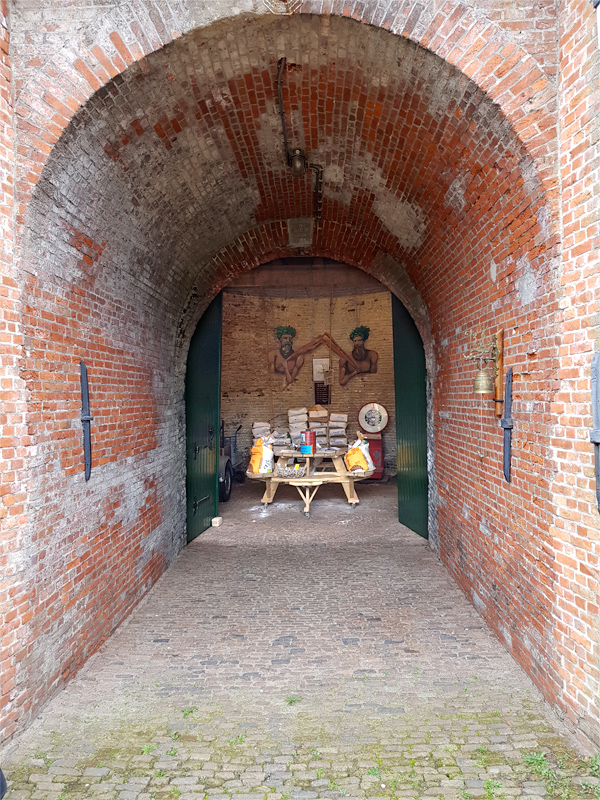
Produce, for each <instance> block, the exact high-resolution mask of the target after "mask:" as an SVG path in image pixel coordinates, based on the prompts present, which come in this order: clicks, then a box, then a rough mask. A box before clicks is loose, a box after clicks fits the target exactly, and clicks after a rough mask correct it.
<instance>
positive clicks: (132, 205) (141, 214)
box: [17, 15, 558, 718]
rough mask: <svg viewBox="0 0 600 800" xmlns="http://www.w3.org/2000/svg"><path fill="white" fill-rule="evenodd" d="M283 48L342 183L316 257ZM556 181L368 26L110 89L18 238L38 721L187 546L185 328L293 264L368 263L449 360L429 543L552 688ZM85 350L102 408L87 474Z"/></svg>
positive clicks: (184, 41)
mask: <svg viewBox="0 0 600 800" xmlns="http://www.w3.org/2000/svg"><path fill="white" fill-rule="evenodd" d="M284 55H285V57H286V59H287V64H286V69H285V72H284V89H283V95H284V104H285V110H286V115H287V119H288V124H289V138H290V144H291V145H292V146H296V147H301V148H303V149H305V150H306V152H307V154H308V157H309V159H310V160H311V161H313V162H317V163H320V164H322V165H323V166H324V170H325V171H324V180H325V184H324V185H325V189H324V198H323V214H322V218H321V220H320V221H318V222H316V223H315V225H314V231H313V235H312V243H306V244H305V245H303V246H301V247H296V248H294V247H290V243H289V230H288V220H295V219H298V218H310V217H311V214H312V190H311V183H310V179H309V178H308V177H307V178H303V179H297V178H294V177H292V176H291V175H290V173H289V171H288V170H287V168H286V166H285V163H284V153H283V144H282V136H281V126H280V120H279V117H278V113H277V105H276V76H277V69H278V62H279V59H280V58H281V57H282V56H284ZM547 188H548V187H546V186H544V185H543V184H542V182H541V180H540V178H539V177H538V167H537V166H536V164H535V163H534V161H533V160H532V158H531V157H530V155H529V154H528V152H527V150H526V148H525V146H524V145H523V143H522V142H521V141H520V139H519V138H518V137H517V135H516V134H515V132H514V131H513V129H512V127H511V125H510V124H509V123H508V121H507V119H506V118H505V116H504V115H503V114H502V113H501V111H500V109H499V107H498V106H497V105H495V104H494V103H493V102H492V101H491V100H490V99H489V97H487V96H486V95H485V93H484V92H483V91H482V90H481V89H479V88H478V87H477V86H476V85H475V84H474V83H473V82H472V81H471V80H470V79H468V78H467V77H466V76H465V75H464V74H462V73H460V72H459V71H458V70H457V69H456V68H454V67H452V66H450V65H449V64H447V63H445V62H444V61H442V60H441V59H440V58H439V57H438V56H436V55H433V54H432V53H431V52H429V51H426V50H424V49H422V48H420V47H419V46H417V45H416V44H414V43H412V42H410V41H408V40H406V39H403V38H400V37H397V36H394V35H392V34H390V33H387V32H385V31H382V30H378V29H376V28H373V27H368V26H364V25H361V24H359V23H357V22H355V21H352V20H348V19H339V18H320V17H317V16H309V15H303V16H300V17H294V18H291V19H275V18H271V17H264V18H250V17H248V18H246V19H240V18H238V19H236V20H234V21H228V22H219V23H215V24H214V25H212V26H210V27H208V28H206V29H202V30H198V31H195V32H192V33H189V34H186V35H185V36H183V37H181V38H180V39H179V40H177V41H175V42H174V43H172V44H170V45H169V46H167V47H165V48H164V49H162V50H160V51H158V52H156V53H153V54H152V55H150V56H148V57H147V58H144V59H142V60H141V61H139V62H136V63H135V64H133V65H132V66H131V67H129V68H128V69H127V70H126V71H125V72H123V73H122V74H120V75H118V76H117V77H116V78H114V79H113V80H112V81H110V82H109V83H108V84H107V85H106V86H104V87H102V88H100V89H99V90H98V91H97V92H96V94H95V95H94V96H93V97H92V99H91V100H90V101H89V102H88V103H87V104H86V105H85V107H84V108H83V109H82V110H81V111H80V112H79V113H77V114H76V116H75V117H74V118H73V120H72V122H71V124H70V125H69V127H68V128H67V130H66V131H65V133H64V135H63V136H62V138H61V139H60V141H59V142H58V144H57V145H56V146H55V147H54V149H53V150H52V153H51V154H50V156H49V158H48V161H47V164H46V166H45V168H44V171H43V173H42V176H41V178H40V180H39V182H38V185H37V188H36V190H35V193H34V195H33V198H32V201H31V205H30V207H29V210H28V216H27V218H26V225H25V233H24V238H23V245H22V264H23V269H24V271H25V275H26V286H25V289H24V291H25V297H26V299H27V304H26V309H25V313H24V316H23V330H24V336H25V347H26V357H25V358H24V360H23V365H22V376H23V378H24V379H25V381H26V384H27V390H28V408H29V433H30V436H31V440H32V442H33V443H34V444H35V449H34V450H33V451H32V454H31V460H30V465H29V468H30V470H31V474H32V476H35V480H34V481H32V483H31V489H30V519H29V528H28V540H27V552H28V553H29V556H30V558H31V559H32V563H33V564H34V565H35V567H34V573H33V574H34V577H33V578H32V580H31V581H30V583H29V585H28V586H27V587H25V588H24V592H27V593H29V596H30V597H35V603H36V606H37V609H38V611H37V613H36V615H35V616H34V617H33V618H32V619H30V620H29V621H28V622H26V626H27V631H28V633H27V638H28V641H29V642H31V646H30V647H29V648H28V651H27V657H26V658H25V659H24V661H23V662H22V663H21V666H20V668H19V673H18V676H17V694H18V695H19V697H20V703H21V707H22V708H24V709H25V711H24V714H25V718H27V717H28V716H30V715H31V714H32V713H33V712H34V710H35V708H36V707H37V706H38V705H39V703H40V702H41V701H42V700H43V699H44V698H45V697H46V696H47V695H48V692H49V691H51V689H52V688H53V687H55V686H57V685H58V684H59V683H60V682H61V681H62V680H64V679H66V678H68V677H69V676H70V675H71V674H72V673H73V672H74V671H75V670H76V669H77V668H78V666H79V665H80V664H81V663H82V661H83V660H84V659H85V658H86V657H87V656H88V655H89V654H90V653H92V652H93V651H94V650H95V649H96V648H97V647H98V646H99V644H100V643H101V642H102V641H103V640H104V639H105V638H106V637H107V636H108V634H109V633H110V632H111V631H112V630H113V629H114V628H115V626H116V625H118V624H119V623H120V622H121V621H122V620H123V619H124V618H125V616H126V615H127V613H128V612H129V611H130V610H131V608H132V607H133V605H134V604H135V603H136V602H137V600H138V599H139V598H140V597H141V596H142V595H143V594H144V593H145V592H146V591H147V589H148V588H149V587H150V586H151V585H152V584H153V582H155V581H156V579H157V578H158V576H159V575H160V574H161V573H162V571H163V570H164V568H165V567H166V565H167V564H168V563H169V562H170V561H171V560H172V558H173V556H174V555H175V553H176V552H177V551H178V550H179V549H180V547H181V546H182V543H183V536H184V525H185V518H184V513H185V504H184V493H185V480H184V478H185V475H184V471H185V463H184V436H185V425H184V407H183V380H184V374H185V361H186V352H187V346H188V343H189V338H190V336H191V333H192V332H193V329H194V327H195V324H196V322H197V320H198V319H199V317H200V315H201V313H202V311H203V310H204V309H205V308H206V306H207V304H208V302H209V301H210V300H211V298H212V297H213V296H214V295H215V294H216V293H217V292H218V291H219V290H220V289H221V288H222V287H223V286H225V285H226V284H227V283H228V282H229V280H230V279H231V278H233V277H235V276H239V275H240V274H242V273H243V272H244V271H245V270H248V269H251V268H252V267H255V266H257V265H259V264H262V263H265V262H267V261H270V260H272V259H274V258H282V257H286V256H292V255H314V256H319V257H326V258H331V259H336V260H338V261H343V262H345V263H348V264H352V265H355V266H358V267H360V268H362V269H364V270H366V271H367V272H370V273H371V274H373V275H374V276H375V277H376V278H378V279H379V280H380V281H381V282H382V283H383V284H384V285H385V286H387V287H388V288H389V289H391V290H392V291H393V292H395V293H396V294H397V295H398V296H399V297H400V298H401V299H402V300H403V302H405V304H406V306H407V308H409V310H410V311H411V313H412V314H413V316H414V318H415V320H416V322H417V325H418V326H419V329H420V331H421V333H422V336H423V339H424V343H425V347H426V352H427V356H428V367H429V371H430V388H431V415H430V416H431V430H430V441H431V470H432V471H431V487H432V489H431V520H432V542H433V544H434V546H436V547H438V548H439V551H440V554H441V556H442V558H443V559H444V561H445V563H446V564H447V565H448V566H449V567H450V569H451V570H452V572H453V574H454V576H455V577H456V579H457V580H458V581H459V583H460V585H461V586H462V587H463V589H464V591H465V592H466V593H467V594H468V595H469V597H470V598H471V600H472V601H473V602H474V603H475V605H476V606H477V608H478V609H479V610H480V611H481V613H482V614H483V615H484V616H485V617H486V619H487V620H488V622H489V623H490V624H491V625H492V626H493V627H494V629H495V630H496V631H497V633H498V634H499V636H500V637H501V638H502V639H503V640H504V641H505V642H506V644H507V646H508V647H509V648H510V649H511V650H512V651H513V652H514V653H515V655H516V656H517V658H518V659H519V660H520V661H521V662H522V663H523V664H524V665H525V666H526V668H527V669H528V671H529V672H530V674H532V676H533V677H534V679H535V680H536V681H537V682H538V684H539V685H540V686H541V687H542V688H543V690H544V691H545V693H546V695H547V696H548V697H550V698H555V697H556V692H557V682H558V672H557V669H558V663H557V658H556V654H555V653H554V652H553V650H552V647H553V644H552V642H553V634H552V620H551V613H552V601H551V588H550V587H551V585H552V581H553V574H552V566H551V563H550V559H549V556H548V554H547V553H548V551H547V549H545V548H544V543H545V537H546V536H547V535H548V526H549V522H550V519H551V506H550V479H551V475H552V470H553V465H552V461H551V453H550V449H549V443H550V433H551V417H550V403H551V400H552V393H553V390H554V383H553V381H554V375H555V358H556V343H555V334H556V330H555V322H554V318H553V316H552V315H553V312H554V311H555V309H556V302H557V295H556V275H555V271H556V268H557V265H556V255H557V238H556V236H555V235H554V232H553V230H554V229H553V219H552V212H551V208H550V206H549V201H548V199H547V197H548V195H547V191H546V189H547ZM481 326H484V327H486V328H487V330H488V332H489V333H490V334H491V332H493V331H495V330H496V329H497V328H500V327H503V328H505V329H506V331H507V337H506V351H505V354H506V359H507V361H508V362H509V363H510V365H512V366H513V368H514V370H515V409H518V413H519V419H520V423H519V431H518V434H517V435H516V436H515V441H514V461H513V474H514V479H513V483H512V484H511V485H510V486H509V485H508V484H506V483H505V482H504V481H503V478H502V471H501V441H502V440H501V435H500V434H499V432H498V430H497V427H496V422H495V418H494V416H493V412H492V407H491V404H489V403H488V404H487V406H486V409H485V411H484V412H480V409H479V404H478V402H477V403H476V402H475V401H474V399H473V395H472V394H471V393H470V389H471V385H472V380H473V370H472V368H470V367H468V366H467V365H466V362H465V361H464V359H463V354H465V353H466V352H467V350H468V349H469V347H470V333H471V332H472V331H474V332H477V331H478V330H479V329H480V327H481ZM80 358H84V359H85V360H86V362H87V364H88V368H89V372H90V394H91V403H92V413H93V415H94V423H93V473H92V475H93V477H92V480H91V481H90V482H89V483H88V484H86V483H85V482H84V480H83V472H82V458H83V456H82V448H81V430H80V423H79V420H78V415H79V413H80V408H79V383H78V369H79V359H80ZM480 426H481V433H480ZM480 437H481V438H480ZM480 453H481V455H480ZM533 564H535V569H532V565H533ZM57 565H60V568H57Z"/></svg>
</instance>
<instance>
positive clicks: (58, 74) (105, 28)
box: [15, 0, 556, 224]
mask: <svg viewBox="0 0 600 800" xmlns="http://www.w3.org/2000/svg"><path fill="white" fill-rule="evenodd" d="M148 5H149V8H148V9H147V11H148V22H147V24H148V26H149V27H150V28H151V32H150V33H146V32H144V30H143V29H142V27H141V26H140V24H139V23H138V24H137V25H134V24H131V22H130V21H129V20H126V19H122V18H120V17H119V16H118V15H116V14H115V18H113V17H111V15H110V14H107V15H106V16H105V18H104V19H103V20H102V25H101V26H100V27H101V29H102V36H100V41H101V44H94V45H93V46H91V47H89V48H84V47H83V46H80V47H78V48H65V49H63V50H62V51H61V52H60V53H58V54H56V55H54V56H53V57H51V58H50V59H48V61H46V63H45V64H44V65H43V67H42V68H41V70H40V74H38V75H36V76H35V77H31V78H30V79H29V80H28V81H27V83H26V84H25V85H24V86H23V87H22V88H21V89H20V91H19V92H18V95H17V99H16V108H15V112H16V118H17V120H18V136H19V139H20V146H21V150H22V152H23V154H24V155H25V156H26V158H25V159H24V160H23V164H24V165H26V167H25V168H22V169H21V170H20V171H19V174H18V175H17V192H18V195H19V199H20V200H21V203H22V204H23V203H26V202H27V199H28V198H29V197H30V195H31V192H32V190H33V187H34V186H35V184H36V183H37V180H38V178H39V176H40V174H41V171H42V169H43V166H44V164H45V162H46V159H47V157H48V155H49V154H50V152H51V151H52V149H53V147H54V145H55V144H56V143H57V142H58V140H59V139H60V137H61V135H62V132H63V131H64V130H65V129H66V128H67V126H68V125H69V123H70V121H71V120H72V119H73V117H74V116H75V114H76V113H77V111H78V110H79V109H80V108H81V107H82V106H84V105H85V104H86V102H87V101H88V100H89V99H90V98H91V97H92V96H93V95H94V93H96V92H98V91H103V90H105V87H106V86H107V85H108V84H109V83H110V82H111V81H114V80H115V79H118V78H119V75H120V74H121V73H123V72H124V71H125V70H126V69H127V68H128V67H129V66H130V65H132V64H134V63H136V62H139V63H141V64H142V65H143V63H144V61H145V59H146V57H147V56H149V55H150V54H151V53H153V52H156V51H157V50H159V49H161V48H163V47H164V46H166V45H167V44H169V43H170V42H172V41H174V40H176V39H178V38H180V37H181V36H182V35H184V34H187V33H189V32H191V31H192V30H194V28H196V27H197V26H199V25H200V24H202V25H207V24H208V25H210V24H212V23H215V22H223V20H226V19H227V17H226V16H225V15H224V14H221V15H219V14H218V11H217V9H214V10H213V13H212V14H211V15H210V16H209V17H208V19H206V20H199V19H194V18H191V17H190V16H189V15H186V13H184V11H183V10H182V9H181V10H180V18H179V19H173V20H172V21H171V23H172V24H171V26H170V28H169V27H168V26H167V25H166V24H164V23H163V24H162V25H159V24H157V20H158V19H159V16H158V12H156V13H155V14H154V15H153V14H152V13H151V12H152V9H151V8H150V6H151V5H152V3H149V4H148ZM176 8H177V6H176ZM301 13H302V14H315V15H320V16H324V17H326V16H329V15H331V16H349V15H348V13H347V12H346V11H345V10H341V11H340V10H339V4H338V3H336V2H335V0H329V2H328V3H321V2H318V3H317V2H310V0H309V2H305V3H304V4H303V7H302V9H301ZM231 19H235V18H231ZM352 19H354V20H356V21H358V22H360V23H364V24H368V25H373V26H375V27H380V28H382V29H385V30H388V31H390V32H391V33H393V34H395V35H398V36H401V37H403V38H406V39H409V40H411V41H413V42H414V43H416V44H418V45H420V46H422V47H424V48H426V49H428V50H430V51H431V52H433V53H435V54H436V55H438V56H439V57H440V58H442V59H444V60H445V61H447V62H448V63H449V64H452V65H453V66H455V67H456V68H457V69H459V70H460V71H461V72H462V73H464V75H466V76H467V77H468V78H469V79H471V80H472V81H473V82H474V83H475V84H476V85H477V86H479V87H480V88H481V89H482V90H483V91H484V92H486V94H487V95H488V96H489V97H490V98H491V99H492V100H493V101H494V102H495V103H496V104H497V105H498V106H499V107H500V108H501V110H502V112H503V113H504V115H505V116H506V118H507V119H508V120H509V122H510V123H511V125H512V126H513V128H514V130H515V132H516V133H517V135H518V136H519V138H520V139H521V141H522V142H523V143H524V144H525V146H526V148H527V150H528V152H529V153H530V154H531V156H532V157H533V159H534V161H535V163H536V166H537V169H538V171H539V176H540V179H541V180H542V181H551V178H550V174H549V173H550V170H549V159H550V158H551V157H552V155H553V154H555V144H554V142H555V138H556V134H555V127H556V125H555V119H554V117H553V116H552V110H553V100H554V91H553V87H552V86H551V83H550V80H549V77H548V75H547V74H546V73H545V72H544V70H543V69H542V68H541V67H540V66H539V65H538V63H537V62H536V60H535V59H534V58H533V57H532V56H531V55H530V54H529V53H528V52H527V51H526V50H525V49H524V48H523V47H521V46H519V45H518V44H516V43H515V42H514V41H512V40H511V38H510V36H509V35H508V34H507V32H506V31H505V30H503V29H502V28H501V27H500V26H499V25H498V24H496V23H495V22H493V21H491V20H489V19H487V18H486V17H485V16H484V15H483V14H482V13H481V12H478V11H476V10H475V9H474V8H473V7H470V6H468V5H466V4H464V3H461V2H456V0H447V1H446V2H445V3H444V5H443V6H442V7H441V8H439V9H437V11H436V12H435V14H433V13H432V12H431V11H430V9H429V8H428V7H427V6H425V5H422V4H419V3H413V2H412V0H404V2H401V3H399V4H398V5H397V6H396V5H394V4H392V5H391V6H390V5H389V4H387V3H380V2H376V3H368V2H364V3H362V4H357V6H356V7H355V8H354V10H353V12H352ZM274 24H275V22H274ZM111 28H113V29H112V30H111ZM18 222H19V223H21V224H22V223H23V217H22V215H19V216H18Z"/></svg>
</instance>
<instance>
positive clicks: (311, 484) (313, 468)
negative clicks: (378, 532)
mask: <svg viewBox="0 0 600 800" xmlns="http://www.w3.org/2000/svg"><path fill="white" fill-rule="evenodd" d="M346 452H347V451H346V449H337V450H334V451H326V452H325V453H323V452H320V453H315V455H306V454H305V453H299V452H297V451H296V450H284V451H282V452H280V454H279V456H276V459H277V460H276V463H275V469H274V470H273V474H272V475H262V476H260V477H261V478H262V479H264V480H265V482H266V487H265V493H264V495H263V498H262V502H263V503H264V504H265V505H268V504H269V503H272V502H273V500H274V498H275V494H276V493H277V489H278V488H279V485H280V484H282V483H287V484H289V485H290V486H295V487H296V489H297V490H298V494H299V495H300V497H301V498H302V500H303V501H304V515H305V516H306V517H308V516H310V504H311V503H312V501H313V500H314V499H315V495H316V494H317V491H318V490H319V486H322V485H323V484H324V483H341V485H342V488H343V490H344V493H345V495H346V498H347V500H348V502H349V503H350V504H351V506H352V508H354V506H356V504H357V503H359V502H360V500H359V499H358V495H357V494H356V489H355V488H354V483H355V481H362V480H364V479H365V478H370V477H371V475H372V474H373V471H372V470H371V471H369V472H361V473H359V474H357V473H356V472H349V471H348V469H347V468H346V462H345V461H344V455H345V453H346ZM300 459H303V460H305V461H306V473H305V474H304V475H303V476H302V477H298V478H295V477H283V476H280V475H277V474H276V473H277V467H278V466H279V467H282V468H285V467H287V466H288V465H289V464H290V462H293V461H294V460H300ZM324 461H330V462H331V466H328V465H324V464H323V462H324ZM257 477H258V476H257Z"/></svg>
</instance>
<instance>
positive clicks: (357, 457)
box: [344, 447, 369, 472]
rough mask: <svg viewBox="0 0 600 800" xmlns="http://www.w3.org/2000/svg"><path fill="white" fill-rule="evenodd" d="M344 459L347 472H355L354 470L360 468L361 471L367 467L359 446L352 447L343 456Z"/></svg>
mask: <svg viewBox="0 0 600 800" xmlns="http://www.w3.org/2000/svg"><path fill="white" fill-rule="evenodd" d="M344 461H345V462H346V466H347V467H348V472H356V470H358V469H361V470H363V472H366V471H367V470H368V468H369V465H368V463H367V459H366V458H365V456H364V453H363V451H362V450H361V449H360V447H353V448H351V449H350V450H348V452H347V453H346V455H345V456H344Z"/></svg>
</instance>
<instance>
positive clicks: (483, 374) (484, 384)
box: [473, 368, 494, 394]
mask: <svg viewBox="0 0 600 800" xmlns="http://www.w3.org/2000/svg"><path fill="white" fill-rule="evenodd" d="M493 391H494V380H493V378H492V376H491V375H490V373H489V372H488V371H487V370H485V369H483V368H482V369H480V370H478V371H477V374H476V375H475V381H474V383H473V394H491V393H492V392H493Z"/></svg>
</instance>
